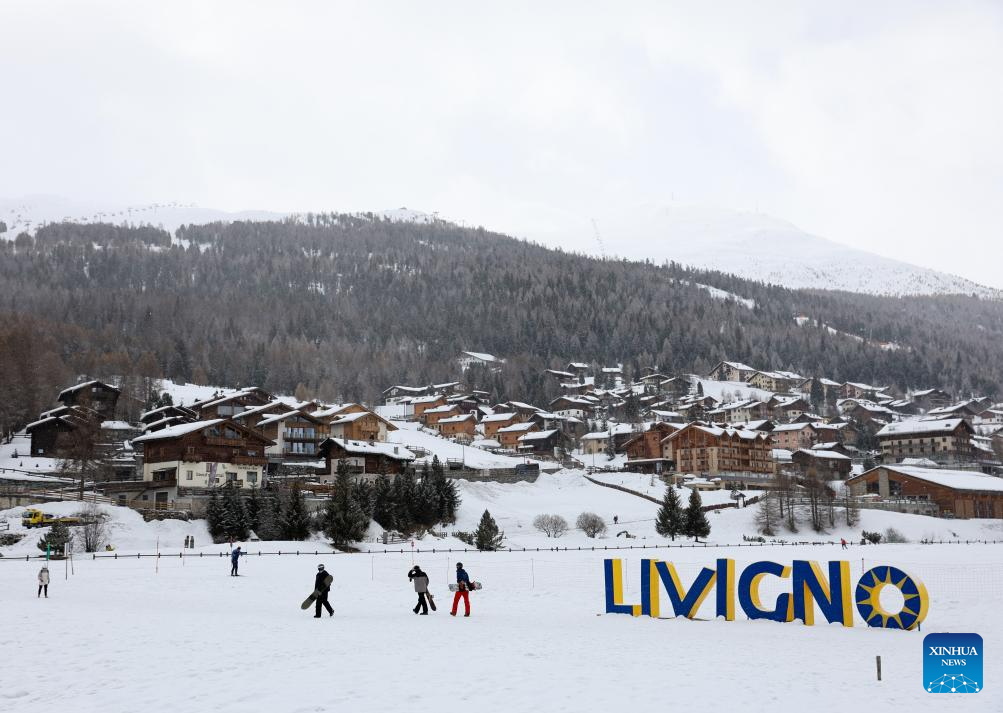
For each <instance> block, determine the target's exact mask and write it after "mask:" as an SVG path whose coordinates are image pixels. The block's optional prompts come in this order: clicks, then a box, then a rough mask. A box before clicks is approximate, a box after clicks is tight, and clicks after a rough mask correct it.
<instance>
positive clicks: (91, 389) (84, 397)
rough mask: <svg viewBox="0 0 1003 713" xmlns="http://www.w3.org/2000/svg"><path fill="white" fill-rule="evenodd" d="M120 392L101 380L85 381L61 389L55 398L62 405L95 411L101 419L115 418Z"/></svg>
mask: <svg viewBox="0 0 1003 713" xmlns="http://www.w3.org/2000/svg"><path fill="white" fill-rule="evenodd" d="M120 394H121V392H120V391H119V390H118V389H116V388H115V387H114V386H111V385H109V384H106V383H104V382H103V381H96V380H94V381H85V382H83V383H80V384H77V385H76V386H71V387H70V388H68V389H63V390H62V391H60V392H59V395H58V396H57V397H56V400H57V401H59V403H61V404H62V405H63V406H69V407H73V406H80V407H82V408H85V409H89V410H91V411H93V412H94V413H96V414H97V415H98V416H99V417H100V419H101V420H102V421H109V420H112V419H114V418H115V409H116V407H117V405H118V398H119V395H120Z"/></svg>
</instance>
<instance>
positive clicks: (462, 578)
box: [449, 562, 471, 616]
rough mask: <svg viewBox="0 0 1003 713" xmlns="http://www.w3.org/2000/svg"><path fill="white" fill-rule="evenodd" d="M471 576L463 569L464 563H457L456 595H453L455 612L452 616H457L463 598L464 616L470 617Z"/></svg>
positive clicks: (452, 612) (451, 613) (453, 611)
mask: <svg viewBox="0 0 1003 713" xmlns="http://www.w3.org/2000/svg"><path fill="white" fill-rule="evenodd" d="M470 588H471V587H470V575H468V574H467V570H465V569H463V563H462V562H457V563H456V594H454V595H453V610H452V611H451V612H449V614H450V616H456V609H457V608H458V607H459V606H460V598H461V597H462V598H463V616H470Z"/></svg>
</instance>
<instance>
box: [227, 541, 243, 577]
mask: <svg viewBox="0 0 1003 713" xmlns="http://www.w3.org/2000/svg"><path fill="white" fill-rule="evenodd" d="M242 554H244V553H243V552H241V551H240V545H237V549H235V550H234V551H233V552H232V553H231V554H230V576H231V577H239V576H240V575H239V574H237V566H238V565H239V564H240V556H241V555H242Z"/></svg>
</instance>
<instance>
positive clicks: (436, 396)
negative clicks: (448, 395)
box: [411, 394, 442, 404]
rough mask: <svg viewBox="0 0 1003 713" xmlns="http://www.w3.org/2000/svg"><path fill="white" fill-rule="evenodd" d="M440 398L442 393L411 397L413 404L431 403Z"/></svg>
mask: <svg viewBox="0 0 1003 713" xmlns="http://www.w3.org/2000/svg"><path fill="white" fill-rule="evenodd" d="M441 398H442V394H432V395H431V396H417V397H415V398H413V399H411V403H413V404H431V403H435V402H436V401H438V400H440V399H441Z"/></svg>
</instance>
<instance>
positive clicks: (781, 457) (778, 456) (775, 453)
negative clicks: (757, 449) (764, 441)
mask: <svg viewBox="0 0 1003 713" xmlns="http://www.w3.org/2000/svg"><path fill="white" fill-rule="evenodd" d="M770 455H771V456H772V457H773V460H775V461H780V462H782V463H789V462H790V460H791V455H792V454H791V452H790V451H789V450H787V449H786V448H774V449H772V450H771V451H770Z"/></svg>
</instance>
